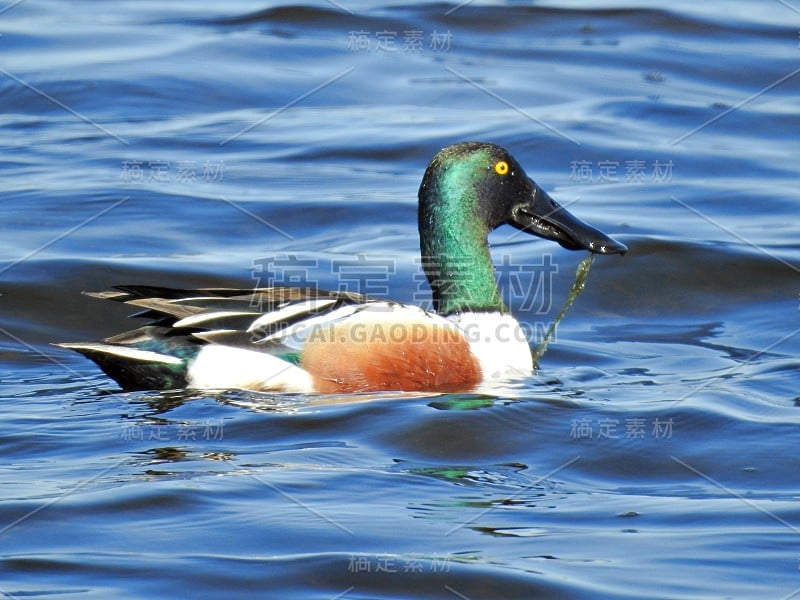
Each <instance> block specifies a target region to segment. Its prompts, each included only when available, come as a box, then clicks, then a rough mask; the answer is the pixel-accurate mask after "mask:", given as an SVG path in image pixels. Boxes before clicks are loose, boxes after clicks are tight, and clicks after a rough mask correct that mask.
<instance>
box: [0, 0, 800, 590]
mask: <svg viewBox="0 0 800 600" xmlns="http://www.w3.org/2000/svg"><path fill="white" fill-rule="evenodd" d="M797 8H798V7H796V6H793V5H792V4H791V3H784V2H775V3H760V4H759V5H758V7H757V8H756V7H755V5H754V4H753V3H746V2H710V3H705V4H699V3H693V2H683V1H679V2H673V3H671V4H670V7H669V9H663V10H662V9H653V8H648V6H647V5H642V4H637V3H624V4H623V3H618V4H611V3H610V4H604V3H599V2H591V3H590V2H581V3H578V2H568V1H564V2H551V3H539V4H537V5H536V6H535V7H529V6H526V5H524V4H522V3H513V2H512V3H508V4H503V3H496V2H474V3H470V4H468V5H465V6H463V7H459V6H458V5H456V4H438V3H435V4H429V3H407V4H406V5H405V6H402V7H401V6H394V7H384V6H381V5H379V4H377V3H374V4H373V3H368V2H355V1H353V2H341V3H330V4H328V3H324V2H322V3H319V4H316V5H310V4H308V5H298V4H293V5H283V6H277V5H275V6H271V5H267V4H263V5H257V4H254V3H249V2H226V3H221V2H220V3H205V4H197V3H155V2H136V3H133V2H119V3H115V4H114V5H113V6H112V5H108V6H106V5H102V8H101V5H99V4H97V3H94V2H80V1H79V2H70V3H63V2H53V1H50V2H48V1H41V2H22V3H17V4H8V5H6V6H5V7H4V10H3V12H2V13H0V32H2V34H3V35H2V38H0V44H2V48H3V61H2V65H0V69H2V70H0V106H1V110H0V114H2V116H1V117H0V127H1V128H2V134H3V135H2V136H0V145H2V149H3V152H2V157H3V158H2V163H0V169H2V173H3V182H4V192H3V203H2V208H0V211H2V218H3V223H4V225H5V226H4V228H3V236H2V239H1V240H0V257H1V258H0V260H1V261H2V262H1V263H0V292H2V297H0V381H2V390H3V395H2V404H3V410H2V413H1V416H0V452H2V457H3V460H2V467H0V486H2V488H0V489H1V490H2V494H0V593H2V595H3V596H5V597H9V598H39V597H46V598H109V597H115V598H127V597H129V598H151V597H152V598H156V597H163V598H174V597H212V596H213V597H226V598H237V597H243V598H245V597H246V598H252V597H254V596H255V597H273V598H304V599H305V598H308V599H311V598H315V599H316V598H331V599H332V598H348V599H349V598H410V597H414V598H454V597H459V598H470V599H478V598H535V597H559V598H572V597H575V598H580V597H586V598H597V597H608V598H792V597H795V596H796V595H798V593H800V570H799V569H798V565H800V508H798V506H800V505H799V504H798V503H797V497H798V489H799V488H798V472H799V471H798V467H800V464H798V459H797V457H796V448H797V447H798V442H799V441H800V435H799V434H798V427H797V426H798V422H799V421H800V419H799V415H798V406H800V395H799V394H800V392H798V382H799V381H800V376H799V375H798V372H799V371H798V367H800V361H798V359H797V356H798V353H799V351H800V319H799V318H798V317H799V316H800V313H798V308H800V306H799V305H798V291H799V290H798V268H799V267H800V244H799V243H798V241H797V240H798V233H799V232H800V227H799V226H798V224H797V219H796V215H797V209H796V207H797V202H798V199H800V195H799V194H798V191H797V185H796V182H797V180H798V175H799V174H800V168H798V165H797V160H796V157H797V156H798V153H799V152H800V142H798V139H799V136H798V135H797V132H798V125H799V124H800V120H798V113H797V96H798V91H799V90H798V86H800V74H798V71H797V70H798V69H799V68H800V49H798V30H799V29H800V15H799V14H798V10H797ZM464 139H484V140H488V141H494V142H496V143H499V144H502V145H504V146H506V147H508V148H509V149H510V150H511V151H512V152H513V153H514V155H515V156H516V157H517V158H518V159H519V160H520V162H521V163H522V164H523V165H525V166H526V169H527V170H528V172H529V174H531V175H532V176H533V177H534V178H535V179H536V180H537V181H538V182H539V183H540V184H541V185H542V186H543V187H544V188H545V189H547V190H548V191H550V192H551V193H552V195H553V196H554V197H555V198H556V199H558V200H559V201H561V202H562V203H564V204H567V205H569V207H570V210H571V211H572V212H573V213H575V214H577V215H578V216H579V217H580V218H582V219H584V220H586V221H588V222H590V223H592V224H593V225H595V226H597V227H598V228H600V229H601V230H603V231H606V232H608V233H610V234H612V235H614V237H616V238H618V239H620V240H621V241H623V242H624V243H626V244H627V245H628V246H629V248H630V252H629V253H628V255H626V256H625V257H622V258H620V257H599V258H598V259H597V260H596V261H595V262H594V265H593V267H592V271H591V273H590V275H589V281H588V285H587V287H586V290H585V292H584V293H583V294H582V295H581V296H580V297H579V298H578V301H577V302H576V303H575V305H574V306H573V307H572V308H571V309H570V311H569V313H568V314H567V316H566V318H565V319H564V321H563V322H562V323H561V324H560V325H559V327H558V330H557V336H556V340H554V341H553V342H552V343H551V345H550V348H549V349H548V351H547V353H546V354H545V355H544V357H543V359H542V363H541V370H540V371H539V372H538V373H537V374H536V375H535V376H533V377H531V378H529V379H527V380H524V381H519V382H516V383H515V384H514V385H513V386H511V389H509V390H508V393H507V394H505V395H501V396H495V397H486V396H479V395H478V396H476V395H467V396H424V395H390V396H381V397H377V398H375V397H356V398H312V397H297V396H288V395H287V396H281V395H259V394H249V393H243V392H235V391H231V392H225V393H220V394H206V393H195V392H180V391H176V392H169V393H154V392H150V393H147V392H137V393H122V392H120V391H119V390H118V389H117V388H116V387H115V385H114V383H113V382H111V381H109V380H108V379H107V378H106V377H104V376H103V375H102V374H101V373H99V371H98V370H97V369H96V368H95V367H94V366H93V365H92V364H91V363H89V362H87V361H85V360H84V359H82V358H81V357H80V356H78V355H73V354H71V353H68V352H66V351H62V350H60V349H57V348H54V347H52V346H50V345H49V344H50V343H51V342H57V341H77V340H86V339H94V338H99V337H102V336H106V335H110V334H113V333H116V332H119V331H122V330H124V329H126V328H129V327H130V326H131V322H130V321H128V320H126V315H127V313H128V310H127V309H126V308H125V307H122V306H115V305H105V304H104V303H102V302H98V301H97V300H93V299H91V298H87V297H85V296H81V295H80V291H81V290H85V289H90V290H91V289H106V288H108V287H109V286H111V285H114V284H119V283H150V284H160V285H171V286H183V287H198V286H225V285H231V286H240V287H249V286H252V285H257V284H259V283H261V284H265V283H269V282H270V281H271V282H273V283H281V282H288V281H290V280H291V279H292V277H300V278H301V279H302V280H303V281H305V282H311V283H317V284H319V285H321V286H327V287H334V288H336V287H338V286H339V285H344V286H345V287H347V288H348V289H356V288H357V289H361V290H362V291H369V292H371V293H375V294H378V295H382V294H388V295H391V296H392V297H394V298H397V299H400V300H404V301H415V302H418V303H423V304H424V303H425V302H426V301H428V299H429V297H428V296H427V295H426V294H427V292H426V288H425V285H424V284H423V283H422V280H421V278H420V272H419V265H418V263H417V262H415V260H416V256H417V252H418V241H417V233H416V222H415V218H416V204H415V203H416V190H417V187H418V185H419V180H420V178H421V175H422V171H423V169H424V167H425V165H426V163H427V161H428V160H429V159H430V157H432V156H433V154H434V153H435V152H436V151H437V150H438V149H439V148H441V147H443V146H445V145H447V144H450V143H453V142H455V141H459V140H464ZM492 242H493V252H494V257H495V260H496V262H497V264H498V265H501V266H503V268H502V269H501V276H500V279H501V283H502V284H503V290H504V293H505V294H506V297H507V298H508V299H509V302H510V303H511V304H512V308H513V309H514V311H515V313H516V314H517V315H518V316H519V317H520V319H521V320H522V321H523V322H524V323H525V324H526V325H527V326H528V327H529V329H530V330H531V331H537V332H542V331H544V329H545V328H546V326H547V325H548V324H549V322H550V320H552V318H553V316H554V315H555V314H556V313H557V312H558V310H559V308H560V305H561V303H562V302H563V301H564V299H565V298H566V295H567V293H568V290H569V286H570V284H571V282H572V276H573V273H574V271H575V268H576V267H577V265H578V263H579V262H580V260H581V259H582V258H583V255H582V254H581V253H571V252H568V251H565V250H562V249H560V248H558V247H556V246H555V245H553V244H551V243H548V242H545V241H543V240H538V239H534V238H528V237H527V236H521V235H520V234H518V233H517V232H516V231H513V230H509V231H506V230H501V231H498V232H496V233H495V234H494V235H493V237H492ZM543 256H544V257H546V258H543ZM359 261H360V262H359ZM545 261H549V262H545ZM553 267H555V268H557V272H554V269H553ZM525 269H527V270H525Z"/></svg>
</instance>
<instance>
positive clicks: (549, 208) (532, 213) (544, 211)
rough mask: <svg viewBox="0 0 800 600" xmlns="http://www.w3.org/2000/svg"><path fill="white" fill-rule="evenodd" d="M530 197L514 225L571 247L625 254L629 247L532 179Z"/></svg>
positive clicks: (600, 252) (519, 207) (522, 205)
mask: <svg viewBox="0 0 800 600" xmlns="http://www.w3.org/2000/svg"><path fill="white" fill-rule="evenodd" d="M531 186H532V191H531V196H530V198H529V199H528V200H527V201H526V202H524V203H522V204H519V205H518V206H517V207H516V208H515V209H514V217H513V221H512V223H511V224H512V225H513V226H514V227H517V228H518V229H521V230H523V231H526V232H528V233H532V234H533V235H538V236H539V237H542V238H545V239H547V240H553V241H554V242H558V243H559V244H561V245H562V246H563V247H564V248H567V249H568V250H588V251H589V252H594V253H596V254H625V252H627V250H628V248H627V246H625V244H622V243H620V242H618V241H616V240H613V239H611V238H610V237H608V236H607V235H606V234H605V233H603V232H602V231H599V230H597V229H595V228H594V227H592V226H591V225H588V224H586V223H584V222H583V221H581V220H580V219H578V218H577V217H575V216H574V215H572V213H570V212H568V211H567V210H566V209H564V208H562V207H561V206H559V205H558V203H556V201H555V200H553V199H552V198H551V197H550V196H549V195H548V194H547V192H545V191H544V190H543V189H542V188H540V187H539V186H538V185H537V184H536V183H534V182H533V181H531Z"/></svg>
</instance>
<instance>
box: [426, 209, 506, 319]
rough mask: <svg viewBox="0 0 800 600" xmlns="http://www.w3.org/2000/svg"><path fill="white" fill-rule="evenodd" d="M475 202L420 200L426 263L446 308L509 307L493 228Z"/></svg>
mask: <svg viewBox="0 0 800 600" xmlns="http://www.w3.org/2000/svg"><path fill="white" fill-rule="evenodd" d="M471 206H474V204H473V203H471V202H469V201H467V202H464V201H463V199H462V201H458V202H435V203H431V202H425V203H420V211H419V229H420V246H421V250H422V264H423V268H424V270H425V275H426V276H427V277H428V282H429V283H430V285H431V290H432V291H433V305H434V309H435V310H436V311H437V312H439V313H440V314H444V315H449V314H452V313H457V312H465V311H496V312H501V313H505V312H508V309H507V308H506V306H505V304H504V303H503V300H502V298H501V297H500V291H499V290H498V288H497V281H496V280H495V274H494V265H492V258H491V255H490V254H489V244H488V242H487V236H488V235H489V228H488V226H487V225H486V224H485V223H484V219H481V218H480V217H479V215H478V214H476V211H474V210H470V208H471Z"/></svg>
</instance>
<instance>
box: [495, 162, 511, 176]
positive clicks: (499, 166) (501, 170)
mask: <svg viewBox="0 0 800 600" xmlns="http://www.w3.org/2000/svg"><path fill="white" fill-rule="evenodd" d="M494 172H495V173H497V174H498V175H505V174H506V173H508V163H507V162H506V161H504V160H498V161H497V162H496V163H494Z"/></svg>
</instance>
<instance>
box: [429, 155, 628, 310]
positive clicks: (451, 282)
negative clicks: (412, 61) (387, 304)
mask: <svg viewBox="0 0 800 600" xmlns="http://www.w3.org/2000/svg"><path fill="white" fill-rule="evenodd" d="M506 224H507V225H513V226H514V227H516V228H518V229H521V230H522V231H525V232H527V233H531V234H533V235H537V236H539V237H543V238H545V239H549V240H553V241H556V242H558V243H559V244H561V245H562V246H563V247H564V248H568V249H569V250H588V251H589V252H594V253H597V254H624V253H625V252H626V251H627V248H626V247H625V245H624V244H621V243H620V242H617V241H615V240H613V239H611V238H610V237H608V236H607V235H605V234H604V233H602V232H601V231H599V230H597V229H595V228H594V227H592V226H590V225H588V224H586V223H584V222H583V221H581V220H580V219H578V218H577V217H575V216H573V215H572V214H570V213H569V212H567V211H566V210H565V209H564V208H562V207H561V206H559V205H558V204H557V203H556V202H555V201H554V200H553V199H552V198H551V197H550V196H549V195H548V194H547V193H546V192H545V191H544V190H543V189H542V188H540V187H539V186H538V185H537V184H536V182H534V181H533V180H532V179H531V178H530V177H528V176H527V174H526V173H525V171H524V170H523V168H522V167H521V166H520V164H519V163H518V162H517V161H516V160H515V159H514V157H512V156H511V155H510V154H509V153H508V151H506V150H505V149H504V148H501V147H500V146H497V145H495V144H489V143H485V142H462V143H459V144H454V145H452V146H448V147H447V148H445V149H443V150H442V151H440V152H439V153H438V154H437V155H436V156H435V157H434V158H433V160H432V161H431V163H430V164H429V165H428V168H427V170H426V171H425V176H424V177H423V179H422V185H421V186H420V189H419V232H420V243H421V246H422V256H423V266H424V268H425V273H426V275H427V277H428V281H429V282H430V284H431V288H432V289H433V297H434V304H435V306H436V308H437V310H439V311H440V312H442V313H445V314H448V313H452V312H458V311H463V310H506V309H505V306H504V305H503V302H502V300H501V299H500V295H499V292H498V291H497V284H496V282H495V278H494V271H493V269H492V268H491V258H490V257H489V250H488V243H487V236H488V235H489V232H491V231H492V230H494V229H496V228H497V227H500V226H501V225H506Z"/></svg>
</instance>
